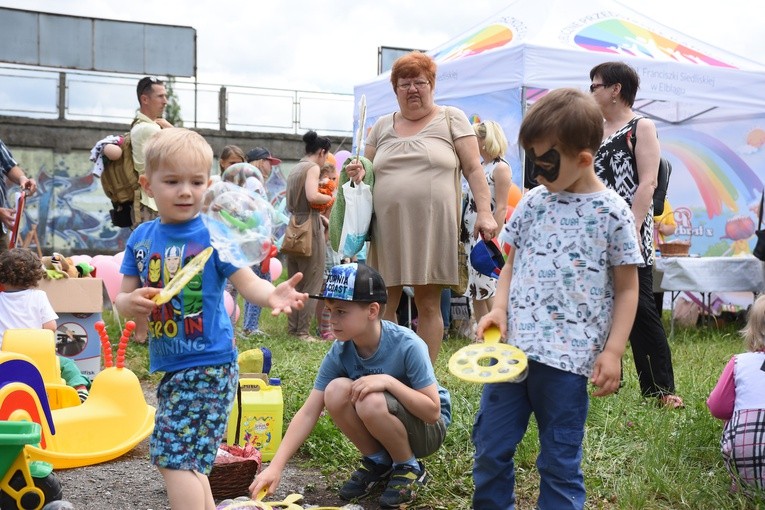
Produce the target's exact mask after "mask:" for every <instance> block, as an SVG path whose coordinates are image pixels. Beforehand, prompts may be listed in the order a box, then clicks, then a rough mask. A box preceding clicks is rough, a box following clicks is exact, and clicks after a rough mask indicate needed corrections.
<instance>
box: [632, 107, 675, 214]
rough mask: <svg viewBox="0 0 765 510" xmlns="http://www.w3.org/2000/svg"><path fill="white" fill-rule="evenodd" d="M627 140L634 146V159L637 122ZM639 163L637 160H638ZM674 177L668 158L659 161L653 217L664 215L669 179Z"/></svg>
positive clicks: (633, 155)
mask: <svg viewBox="0 0 765 510" xmlns="http://www.w3.org/2000/svg"><path fill="white" fill-rule="evenodd" d="M627 138H628V139H629V141H630V143H631V144H632V157H633V158H634V157H635V143H636V142H637V122H635V123H634V124H633V125H632V127H631V128H630V130H629V131H628V132H627ZM636 161H637V160H636ZM671 175H672V164H671V163H670V162H669V161H667V158H663V157H662V158H661V159H659V175H658V177H657V178H656V189H655V190H653V215H654V216H661V215H662V214H664V200H665V199H666V198H667V189H668V188H669V178H670V176H671Z"/></svg>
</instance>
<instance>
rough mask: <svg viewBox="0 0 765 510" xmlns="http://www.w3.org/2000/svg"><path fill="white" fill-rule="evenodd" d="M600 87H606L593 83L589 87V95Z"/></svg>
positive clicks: (603, 84)
mask: <svg viewBox="0 0 765 510" xmlns="http://www.w3.org/2000/svg"><path fill="white" fill-rule="evenodd" d="M600 87H608V85H606V84H605V83H593V84H592V85H590V94H592V93H593V92H595V91H596V90H598V89H599V88H600Z"/></svg>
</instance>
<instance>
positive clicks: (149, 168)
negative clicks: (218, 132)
mask: <svg viewBox="0 0 765 510" xmlns="http://www.w3.org/2000/svg"><path fill="white" fill-rule="evenodd" d="M144 154H145V157H146V166H145V169H144V171H145V174H146V177H147V178H149V177H151V174H152V172H154V171H155V170H158V169H159V168H160V167H162V166H163V165H169V164H173V163H175V162H177V161H182V162H183V163H184V164H186V165H189V166H190V167H191V169H195V170H199V169H201V168H204V169H205V171H206V172H207V175H208V176H209V175H210V170H211V169H212V162H213V150H212V147H210V144H209V143H207V141H206V140H205V139H204V138H203V137H202V135H200V134H199V133H196V132H194V131H191V130H190V129H185V128H167V129H163V130H162V131H160V132H159V133H157V134H155V135H153V136H152V137H151V138H149V141H148V142H146V148H145V153H144Z"/></svg>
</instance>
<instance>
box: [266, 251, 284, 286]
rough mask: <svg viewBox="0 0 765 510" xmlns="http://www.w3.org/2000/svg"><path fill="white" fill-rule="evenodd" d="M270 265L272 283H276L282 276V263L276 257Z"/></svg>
mask: <svg viewBox="0 0 765 510" xmlns="http://www.w3.org/2000/svg"><path fill="white" fill-rule="evenodd" d="M268 264H269V265H268V271H269V273H270V274H271V281H272V282H275V281H276V280H278V279H279V277H280V276H281V275H282V262H281V261H280V260H279V259H277V258H276V257H274V258H272V259H271V261H270V262H269V263H268Z"/></svg>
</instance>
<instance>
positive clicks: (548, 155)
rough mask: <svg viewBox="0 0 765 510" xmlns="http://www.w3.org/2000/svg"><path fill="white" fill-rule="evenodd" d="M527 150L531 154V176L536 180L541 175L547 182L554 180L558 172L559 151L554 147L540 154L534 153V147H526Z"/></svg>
mask: <svg viewBox="0 0 765 510" xmlns="http://www.w3.org/2000/svg"><path fill="white" fill-rule="evenodd" d="M527 152H528V153H529V155H530V156H531V164H532V166H531V178H532V179H534V180H536V178H537V177H539V176H540V175H541V176H542V177H544V179H545V180H546V181H547V182H555V180H556V179H557V178H558V175H559V174H560V153H559V152H558V151H557V150H556V149H555V147H551V148H550V150H548V151H547V152H545V153H544V154H542V155H541V156H537V155H536V154H534V149H528V150H527Z"/></svg>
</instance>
